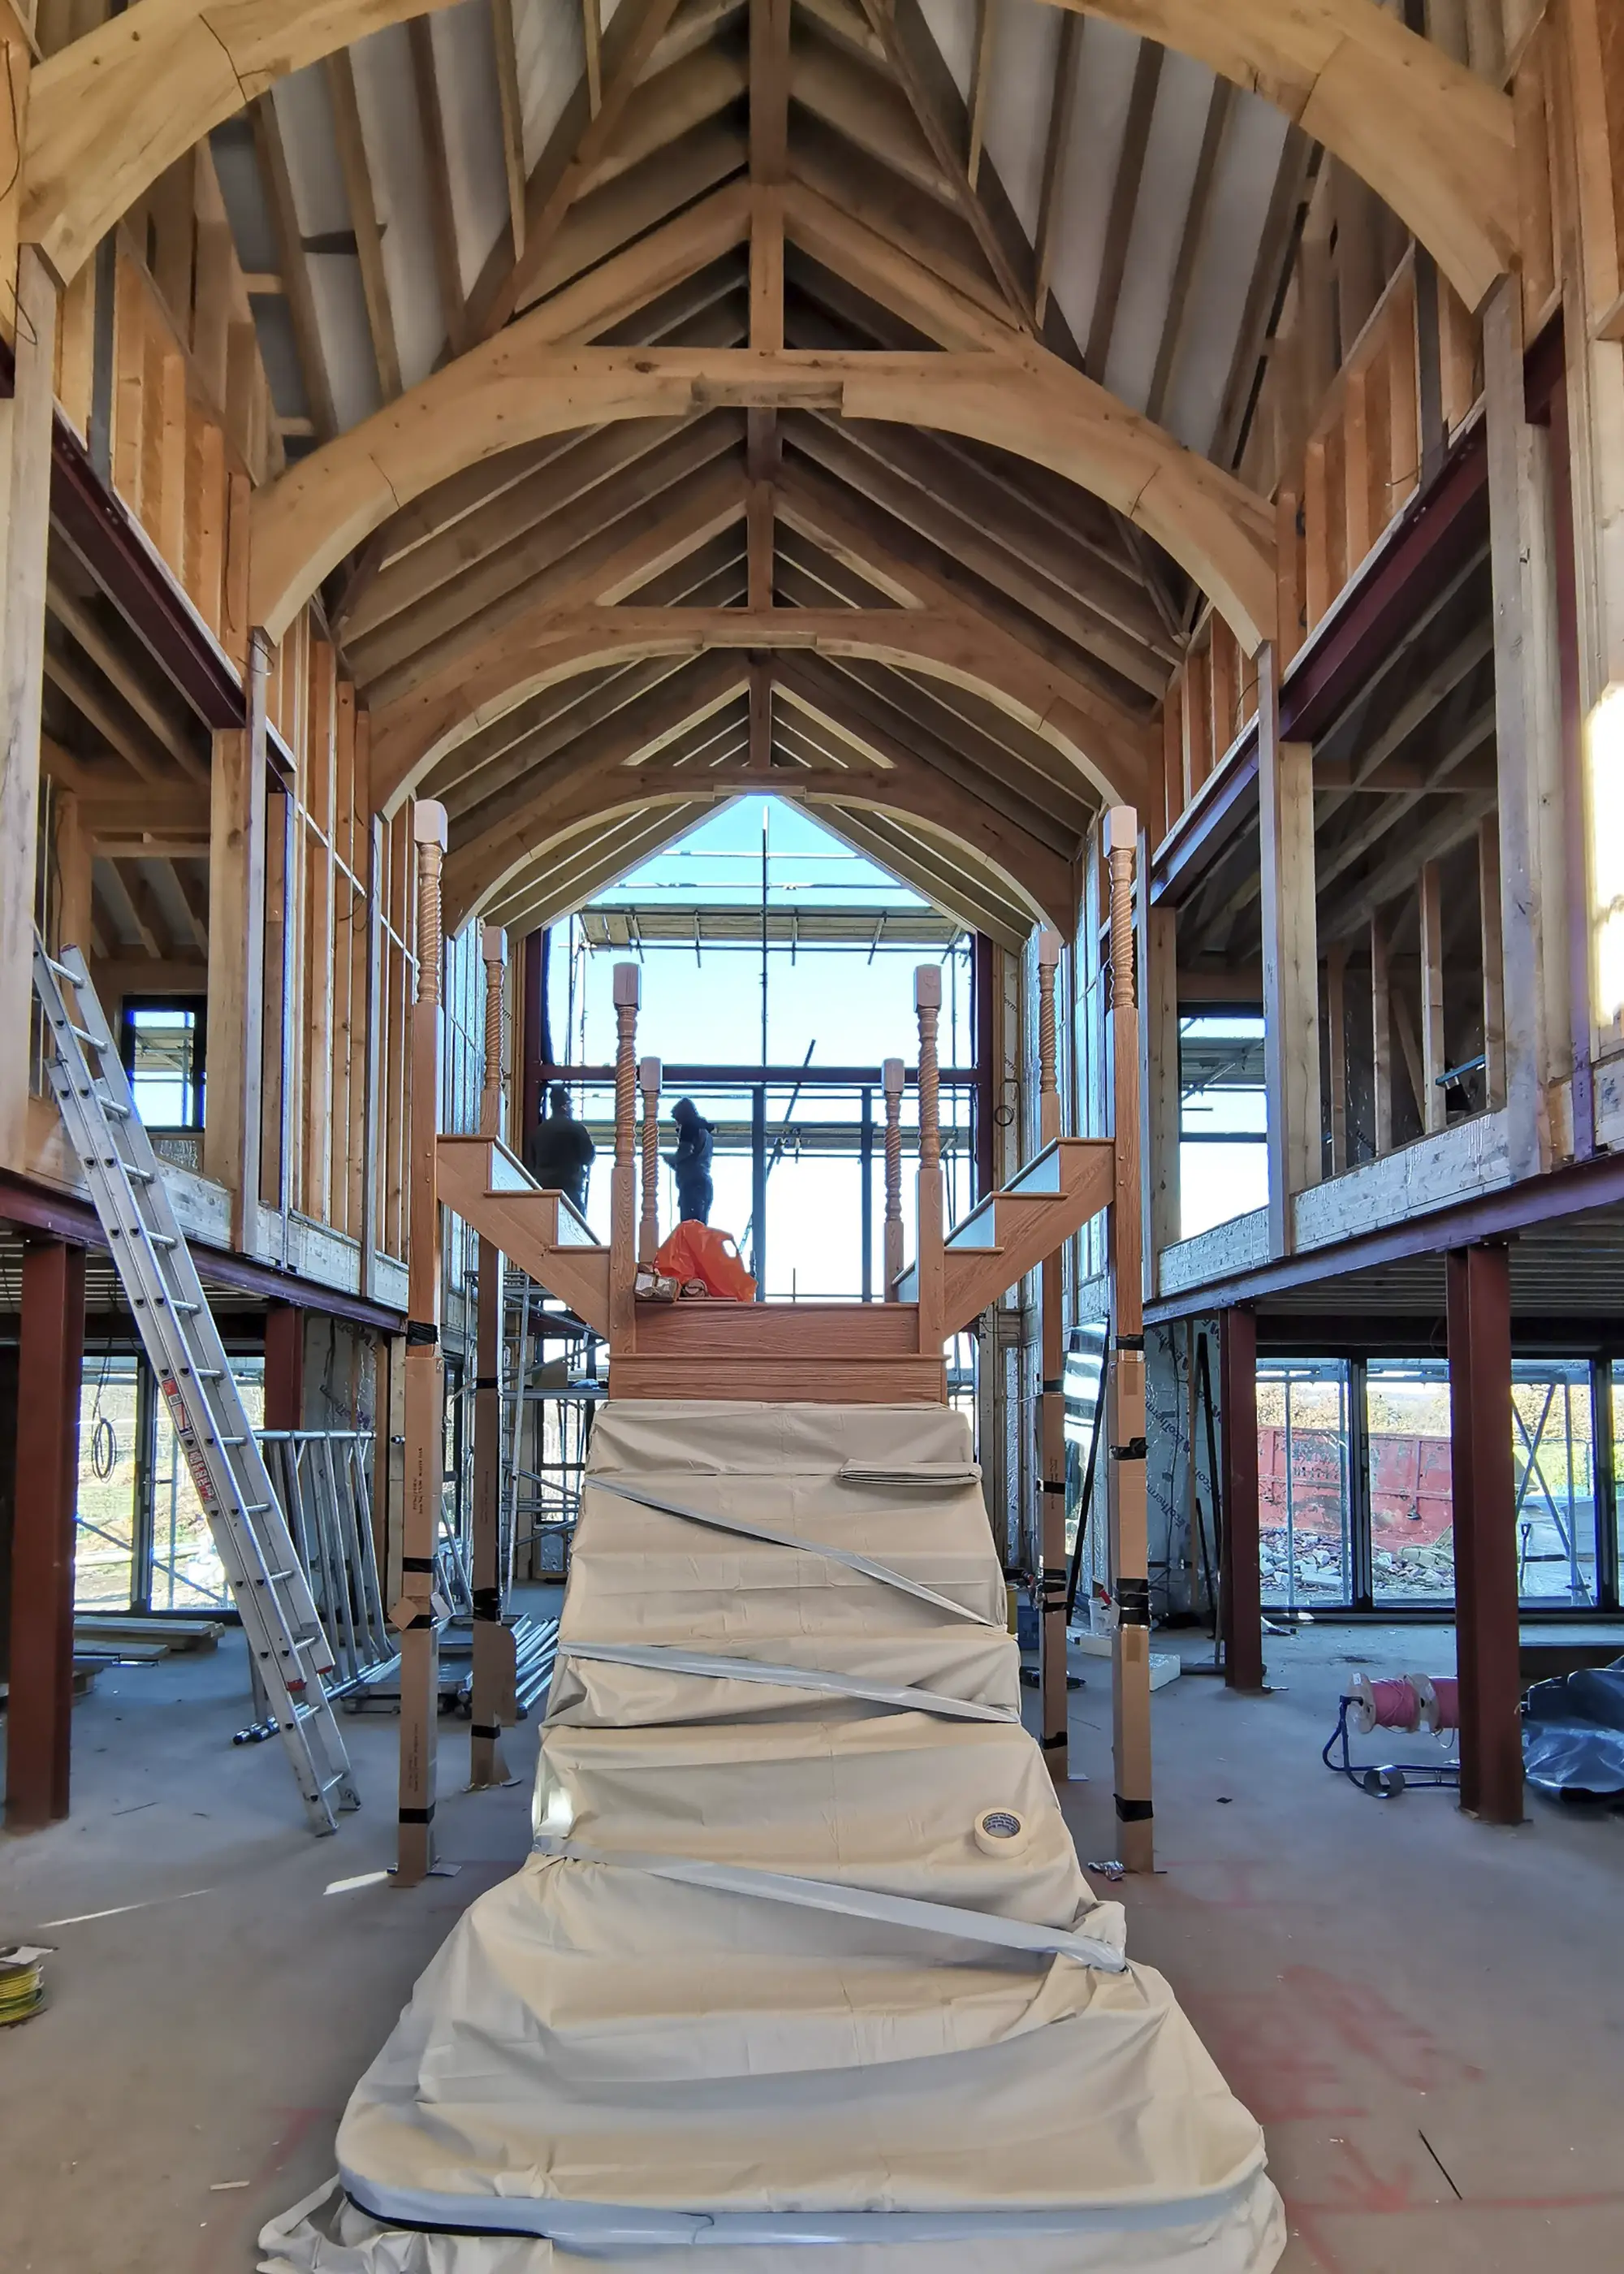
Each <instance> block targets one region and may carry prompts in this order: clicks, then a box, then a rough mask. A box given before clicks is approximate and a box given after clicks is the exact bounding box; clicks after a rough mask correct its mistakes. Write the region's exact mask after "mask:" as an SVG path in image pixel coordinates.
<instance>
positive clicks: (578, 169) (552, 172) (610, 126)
mask: <svg viewBox="0 0 1624 2274" xmlns="http://www.w3.org/2000/svg"><path fill="white" fill-rule="evenodd" d="M675 7H676V0H620V6H619V7H618V8H617V9H616V10H615V12H614V14H613V18H612V19H610V22H609V25H608V27H607V29H606V30H605V34H604V36H603V46H602V63H601V90H600V100H599V102H598V109H597V110H596V112H594V110H593V109H592V108H591V103H590V95H589V92H588V88H587V83H586V79H585V76H584V74H583V78H582V80H581V84H580V85H579V86H578V87H576V88H575V92H574V93H573V94H571V96H570V98H569V100H568V102H567V103H566V104H565V106H564V109H563V112H562V114H561V115H560V118H559V122H558V124H557V125H556V126H555V127H554V128H553V132H552V134H551V135H550V136H549V138H548V140H547V147H546V148H545V150H544V151H543V152H542V154H541V155H540V157H539V158H538V160H537V162H536V163H535V165H534V167H533V168H532V169H531V170H530V179H529V181H528V182H527V183H526V184H525V192H524V210H525V223H524V245H523V251H522V252H515V250H514V248H513V245H512V241H511V236H510V237H509V238H508V240H506V241H505V242H504V241H499V243H498V245H497V247H496V250H495V252H494V253H493V255H492V260H491V261H490V262H488V263H487V264H486V268H485V273H484V274H483V275H481V277H480V279H479V282H478V283H477V285H476V287H475V289H474V291H473V294H472V296H471V298H470V309H469V315H470V328H471V330H472V333H473V335H474V336H475V337H476V338H479V339H488V338H490V337H491V335H492V334H493V333H496V332H499V331H500V329H501V328H502V327H503V325H504V324H506V323H507V322H508V320H509V319H510V318H511V317H512V316H513V314H514V313H515V311H516V310H517V309H519V308H520V307H522V306H523V305H524V302H525V300H526V298H527V297H529V295H530V290H531V288H532V287H533V286H534V285H536V284H537V282H538V280H539V279H540V277H541V275H542V272H543V265H544V263H545V259H546V255H547V254H548V252H550V251H551V250H552V247H553V241H554V239H555V238H556V237H557V235H558V232H559V230H560V227H561V226H562V223H563V221H564V216H565V215H566V214H567V213H568V211H569V208H570V206H571V204H572V203H573V201H574V200H575V198H576V197H577V196H579V194H580V193H581V191H582V188H583V185H584V184H585V183H586V182H587V181H588V180H590V177H591V175H592V172H593V170H594V169H595V168H596V167H597V166H598V163H599V162H600V161H601V160H602V158H603V156H604V154H605V152H606V151H607V150H608V148H609V147H610V145H611V143H612V142H613V139H614V135H615V132H616V129H617V128H618V127H619V125H620V120H621V117H622V115H623V114H624V112H625V109H626V107H627V105H628V102H630V101H631V98H632V94H633V92H634V90H635V87H636V86H637V83H638V81H639V79H641V78H642V76H643V71H644V70H645V68H646V67H647V65H648V64H649V62H650V58H651V57H652V56H653V54H654V50H655V49H656V48H657V47H658V44H659V41H660V39H661V36H662V34H664V32H665V27H666V26H667V25H668V24H669V23H670V21H671V18H672V16H673V12H674V11H675Z"/></svg>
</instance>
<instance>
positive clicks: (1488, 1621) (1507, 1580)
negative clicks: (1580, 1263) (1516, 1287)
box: [1448, 1247, 1522, 1824]
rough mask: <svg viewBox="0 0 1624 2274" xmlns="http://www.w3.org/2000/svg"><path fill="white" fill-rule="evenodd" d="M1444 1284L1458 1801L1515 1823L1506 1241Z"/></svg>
mask: <svg viewBox="0 0 1624 2274" xmlns="http://www.w3.org/2000/svg"><path fill="white" fill-rule="evenodd" d="M1448 1288H1449V1482H1450V1498H1451V1501H1452V1503H1453V1507H1454V1517H1455V1651H1456V1668H1457V1671H1458V1673H1459V1675H1460V1700H1461V1806H1462V1808H1463V1809H1465V1810H1466V1811H1467V1812H1468V1813H1469V1814H1470V1815H1472V1816H1478V1817H1481V1818H1483V1819H1484V1821H1485V1823H1488V1824H1520V1823H1521V1822H1522V1723H1521V1721H1520V1719H1519V1716H1518V1711H1517V1707H1518V1702H1519V1695H1520V1692H1519V1684H1518V1680H1517V1519H1516V1474H1515V1466H1514V1464H1513V1461H1512V1455H1511V1426H1512V1425H1511V1271H1510V1264H1509V1261H1508V1258H1507V1251H1506V1249H1505V1248H1504V1247H1461V1248H1455V1249H1454V1250H1453V1251H1452V1252H1451V1254H1450V1255H1449V1259H1448Z"/></svg>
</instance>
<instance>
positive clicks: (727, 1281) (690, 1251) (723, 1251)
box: [654, 1224, 756, 1303]
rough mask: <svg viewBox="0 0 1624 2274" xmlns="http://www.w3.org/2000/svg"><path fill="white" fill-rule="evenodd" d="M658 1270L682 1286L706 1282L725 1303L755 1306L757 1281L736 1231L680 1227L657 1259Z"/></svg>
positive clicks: (710, 1290) (704, 1225)
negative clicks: (745, 1261) (691, 1281)
mask: <svg viewBox="0 0 1624 2274" xmlns="http://www.w3.org/2000/svg"><path fill="white" fill-rule="evenodd" d="M654 1269H656V1270H657V1271H658V1272H660V1273H661V1274H663V1276H665V1277H666V1278H668V1279H674V1280H675V1281H676V1283H677V1284H678V1286H679V1287H680V1286H682V1285H684V1284H686V1282H687V1281H688V1280H689V1279H702V1280H703V1282H704V1284H705V1286H706V1288H707V1290H708V1291H709V1292H710V1293H711V1294H712V1295H715V1296H718V1297H719V1298H720V1299H721V1300H722V1301H724V1302H731V1303H753V1302H754V1301H755V1300H756V1282H755V1280H754V1279H752V1278H751V1276H750V1275H749V1273H748V1271H747V1270H746V1269H745V1268H744V1265H743V1262H742V1261H741V1258H740V1254H739V1249H738V1246H737V1243H736V1242H735V1240H734V1239H733V1234H732V1232H730V1231H717V1230H716V1228H715V1226H714V1225H712V1224H679V1225H678V1226H677V1228H676V1230H675V1231H673V1233H672V1235H671V1237H670V1239H668V1240H667V1241H666V1242H665V1246H663V1247H662V1248H661V1249H660V1251H659V1254H658V1255H657V1256H656V1257H655V1259H654Z"/></svg>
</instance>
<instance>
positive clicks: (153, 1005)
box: [118, 995, 208, 1129]
mask: <svg viewBox="0 0 1624 2274" xmlns="http://www.w3.org/2000/svg"><path fill="white" fill-rule="evenodd" d="M207 1030H208V999H207V997H206V996H203V995H126V996H125V998H124V1007H123V1009H122V1011H121V1012H120V1013H119V1022H118V1046H119V1055H120V1057H121V1058H123V1059H124V1072H125V1073H127V1074H128V1075H129V1077H130V1088H131V1090H132V1093H133V1095H134V1097H135V1108H136V1111H137V1112H138V1113H139V1115H140V1117H141V1118H142V1120H143V1121H144V1122H146V1124H147V1127H148V1128H149V1129H201V1127H202V1126H203V1083H204V1052H205V1048H206V1043H207Z"/></svg>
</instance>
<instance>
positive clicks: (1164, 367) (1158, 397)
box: [1067, 19, 1235, 425]
mask: <svg viewBox="0 0 1624 2274" xmlns="http://www.w3.org/2000/svg"><path fill="white" fill-rule="evenodd" d="M1067 20H1068V21H1070V20H1071V19H1067ZM1234 109H1235V89H1234V87H1232V86H1231V85H1230V83H1229V80H1228V79H1214V81H1213V91H1212V94H1210V95H1209V96H1208V98H1207V121H1206V124H1205V125H1204V126H1203V127H1202V130H1201V147H1200V149H1199V152H1198V154H1197V156H1196V162H1195V178H1194V180H1193V181H1192V184H1191V185H1190V201H1189V204H1188V205H1187V206H1186V207H1185V208H1184V229H1183V230H1182V232H1181V234H1180V237H1179V241H1178V257H1177V260H1176V261H1175V263H1174V267H1173V282H1172V286H1171V288H1170V290H1169V293H1168V305H1167V313H1166V315H1165V316H1164V317H1163V319H1162V338H1161V341H1160V343H1159V344H1158V346H1157V349H1156V362H1155V368H1154V371H1153V373H1152V374H1151V381H1150V393H1149V395H1147V397H1146V401H1145V416H1146V417H1147V418H1154V420H1155V421H1156V423H1157V425H1161V423H1162V413H1163V411H1164V410H1165V409H1166V407H1167V399H1168V390H1169V388H1170V387H1171V385H1172V383H1173V374H1174V373H1175V371H1176V370H1177V365H1178V351H1179V349H1180V348H1181V347H1182V345H1183V344H1184V312H1185V310H1186V308H1187V307H1188V306H1189V305H1190V287H1191V285H1192V282H1194V279H1195V271H1196V263H1197V261H1198V260H1199V257H1200V253H1201V248H1202V246H1203V245H1204V244H1205V242H1206V238H1207V223H1208V222H1209V220H1210V219H1211V215H1212V201H1213V180H1214V176H1215V175H1216V173H1217V171H1218V162H1219V159H1220V158H1221V157H1222V154H1223V143H1224V137H1225V135H1226V134H1227V133H1228V132H1229V121H1230V118H1231V117H1233V115H1234Z"/></svg>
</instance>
